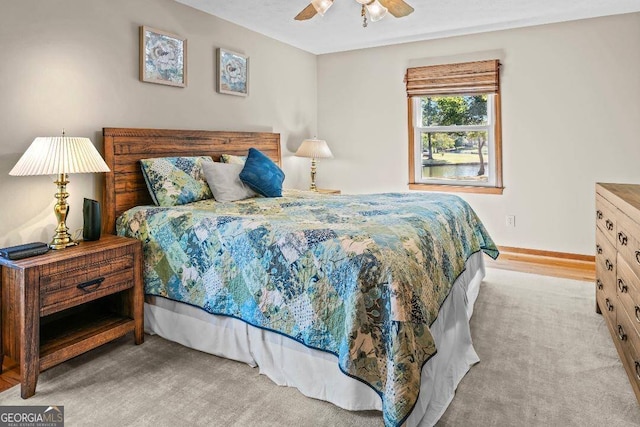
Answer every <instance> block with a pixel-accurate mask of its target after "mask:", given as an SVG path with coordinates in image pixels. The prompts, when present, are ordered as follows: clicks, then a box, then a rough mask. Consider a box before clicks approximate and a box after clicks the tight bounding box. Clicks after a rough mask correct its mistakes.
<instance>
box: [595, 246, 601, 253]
mask: <svg viewBox="0 0 640 427" xmlns="http://www.w3.org/2000/svg"><path fill="white" fill-rule="evenodd" d="M596 252H597V253H598V255H600V254H601V253H602V246H600V245H596Z"/></svg>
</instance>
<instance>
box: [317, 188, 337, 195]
mask: <svg viewBox="0 0 640 427" xmlns="http://www.w3.org/2000/svg"><path fill="white" fill-rule="evenodd" d="M318 193H320V194H342V191H340V190H330V189H327V188H318Z"/></svg>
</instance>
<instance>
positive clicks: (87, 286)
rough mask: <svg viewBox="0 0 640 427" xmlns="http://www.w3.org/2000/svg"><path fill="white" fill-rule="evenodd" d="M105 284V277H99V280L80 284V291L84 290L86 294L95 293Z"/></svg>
mask: <svg viewBox="0 0 640 427" xmlns="http://www.w3.org/2000/svg"><path fill="white" fill-rule="evenodd" d="M102 282H104V277H98V278H97V279H93V280H89V281H88V282H84V283H80V284H79V285H78V289H82V290H83V291H85V292H93V291H95V290H97V289H98V288H99V287H100V285H102Z"/></svg>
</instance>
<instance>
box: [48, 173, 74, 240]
mask: <svg viewBox="0 0 640 427" xmlns="http://www.w3.org/2000/svg"><path fill="white" fill-rule="evenodd" d="M54 183H55V184H56V185H57V186H58V192H57V193H56V199H58V203H56V205H55V206H54V207H53V212H54V213H55V214H56V218H57V219H58V226H57V227H56V234H54V235H53V239H52V240H51V243H49V247H50V248H51V249H64V248H67V247H69V246H75V245H77V244H78V242H74V241H73V240H72V239H71V234H69V228H67V223H66V220H67V214H68V213H69V205H68V204H67V197H69V193H67V184H68V183H69V181H67V174H64V173H61V174H59V175H58V179H57V181H55V182H54Z"/></svg>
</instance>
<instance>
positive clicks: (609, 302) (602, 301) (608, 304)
mask: <svg viewBox="0 0 640 427" xmlns="http://www.w3.org/2000/svg"><path fill="white" fill-rule="evenodd" d="M596 301H597V302H598V307H600V311H601V312H602V315H603V316H604V317H605V319H606V320H607V322H608V323H609V325H610V326H611V327H614V326H615V325H616V306H617V305H618V299H617V298H616V297H612V296H609V295H607V294H606V293H605V292H602V291H596Z"/></svg>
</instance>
